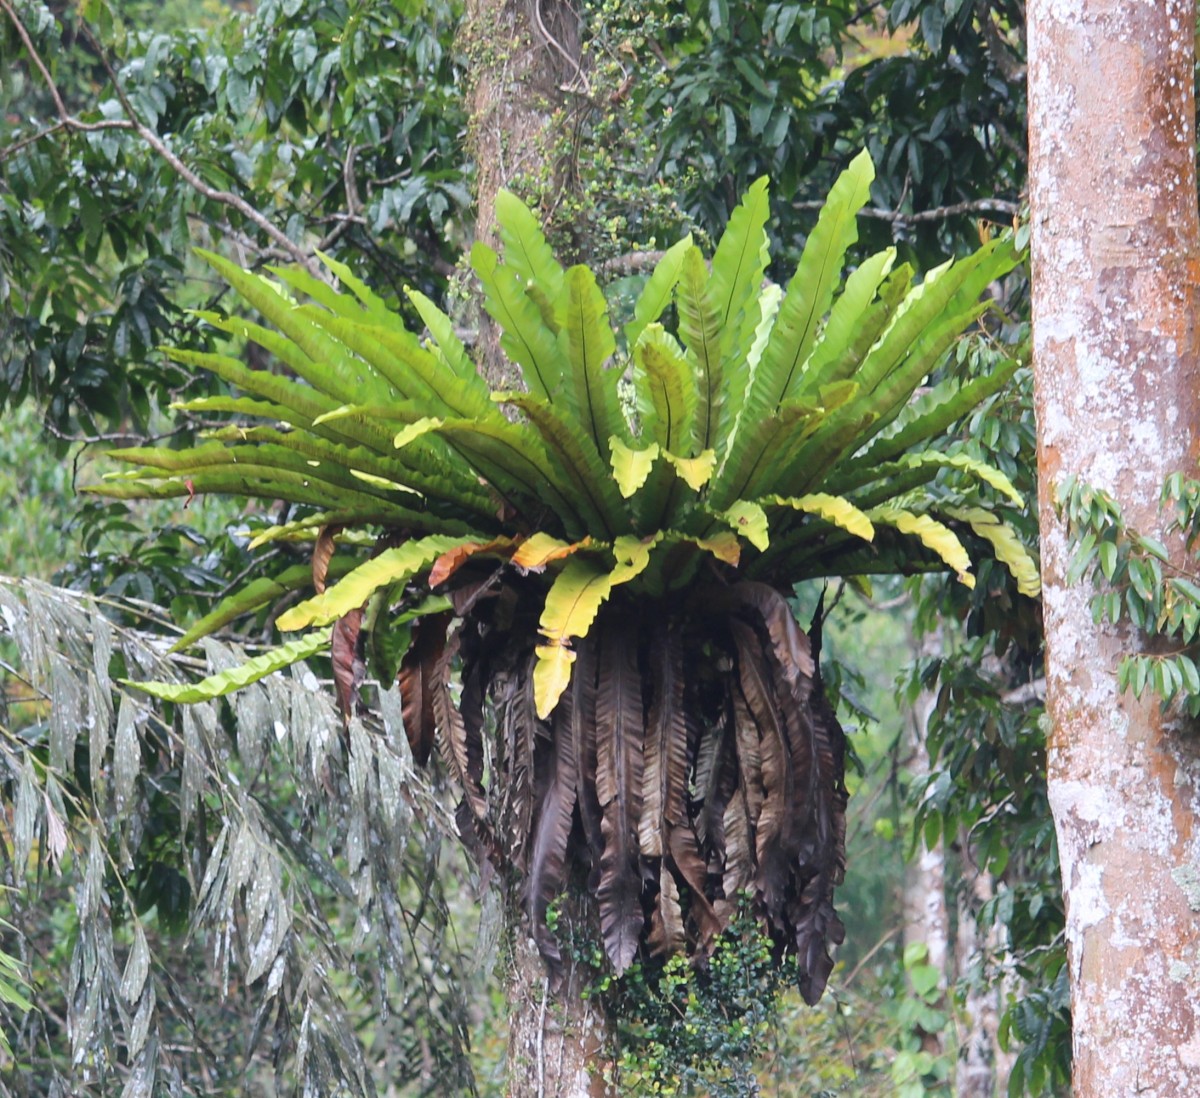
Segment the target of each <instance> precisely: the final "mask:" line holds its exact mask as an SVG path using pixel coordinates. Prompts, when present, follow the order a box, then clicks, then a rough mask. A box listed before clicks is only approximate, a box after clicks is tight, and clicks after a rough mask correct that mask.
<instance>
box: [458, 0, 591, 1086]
mask: <svg viewBox="0 0 1200 1098" xmlns="http://www.w3.org/2000/svg"><path fill="white" fill-rule="evenodd" d="M459 47H460V49H461V50H462V53H463V55H464V56H465V57H466V59H467V65H468V77H469V80H470V107H471V111H470V132H469V135H468V139H469V145H470V151H471V155H472V157H473V159H474V161H475V165H476V192H475V197H476V201H477V204H478V213H477V220H476V226H475V236H476V239H478V240H483V241H485V242H486V243H488V244H491V245H493V246H495V245H496V243H497V241H496V233H495V213H494V207H495V201H496V194H497V192H498V191H499V190H500V189H501V188H515V189H518V190H520V191H521V192H523V193H524V195H525V196H526V197H530V196H537V197H539V198H540V199H541V200H542V203H543V207H544V209H543V213H545V212H546V208H548V207H552V206H553V204H554V201H555V196H557V195H559V194H560V193H561V192H562V191H563V189H564V188H566V187H567V186H569V183H570V180H569V178H568V175H569V171H568V169H567V167H566V166H565V165H564V164H563V163H562V161H561V160H560V158H559V156H558V152H557V150H558V148H559V146H560V145H561V143H562V138H563V130H562V127H563V124H564V123H563V119H564V118H565V117H566V115H567V108H568V100H569V97H570V96H571V95H572V94H573V89H574V90H577V88H578V84H579V82H580V81H582V79H583V77H582V72H581V69H580V50H579V21H578V17H577V15H576V14H575V11H574V9H573V8H572V7H571V6H570V5H569V4H567V3H564V2H562V0H468V2H467V7H466V15H465V18H464V20H463V25H462V31H461V33H460V38H459ZM477 350H478V352H479V354H478V356H477V361H478V362H479V363H480V368H481V370H482V371H483V373H484V374H485V376H487V378H488V380H489V381H490V382H491V383H492V385H493V387H494V388H503V387H506V385H508V384H511V382H512V377H513V371H512V370H511V368H510V367H508V365H507V363H506V362H505V360H504V356H503V354H502V352H501V350H500V343H499V333H498V331H497V329H496V327H495V326H494V325H493V324H491V323H490V321H489V318H488V317H487V316H486V315H481V317H480V326H479V346H478V348H477ZM507 887H508V888H509V893H510V894H509V895H508V896H507V897H506V902H505V911H506V912H507V913H508V917H509V927H508V929H509V939H510V941H511V944H512V956H511V959H510V964H509V966H508V969H507V972H508V985H507V995H508V1006H509V1040H508V1094H509V1098H598V1096H599V1095H602V1094H604V1093H605V1087H604V1082H603V1077H604V1070H603V1069H604V1063H603V1056H604V1051H605V1049H606V1048H607V1047H608V1045H609V1042H608V1040H607V1036H608V1026H607V1020H606V1019H605V1017H604V1014H603V1011H602V1010H601V1009H600V1007H599V1004H598V1003H596V1002H594V1001H590V1000H588V999H585V998H584V997H583V995H582V994H581V991H582V974H581V973H580V972H579V971H578V970H575V969H569V970H568V974H567V977H566V979H565V980H564V981H563V983H562V984H561V986H559V987H551V986H550V984H549V983H548V982H547V972H546V966H545V964H544V962H543V961H542V958H541V956H540V955H539V953H538V950H537V947H536V945H535V944H534V942H533V940H532V938H530V937H529V934H528V928H527V927H526V926H525V925H524V923H523V920H522V917H521V914H520V912H521V908H522V897H521V895H520V894H519V888H518V886H517V885H516V884H514V883H512V882H508V884H507ZM582 906H585V905H581V907H582Z"/></svg>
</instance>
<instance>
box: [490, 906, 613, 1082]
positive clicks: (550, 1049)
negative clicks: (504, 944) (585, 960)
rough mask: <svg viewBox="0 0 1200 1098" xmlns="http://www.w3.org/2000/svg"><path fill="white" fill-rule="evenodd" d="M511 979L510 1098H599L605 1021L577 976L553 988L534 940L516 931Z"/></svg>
mask: <svg viewBox="0 0 1200 1098" xmlns="http://www.w3.org/2000/svg"><path fill="white" fill-rule="evenodd" d="M514 937H515V938H516V941H515V942H514V945H513V968H512V974H511V976H512V978H511V980H510V981H509V989H508V990H509V1001H508V1005H509V1023H508V1098H601V1096H602V1095H605V1094H608V1093H609V1091H608V1089H607V1088H606V1086H605V1083H604V1075H605V1072H604V1067H605V1050H606V1048H607V1047H608V1042H607V1033H608V1031H607V1022H606V1020H605V1018H604V1016H603V1014H602V1013H601V1012H600V1010H599V1008H598V1006H597V1005H596V1004H594V1003H593V1002H589V1001H588V1000H585V999H584V998H583V997H582V996H581V995H580V990H581V988H580V985H579V975H578V973H577V972H575V971H571V972H570V973H569V974H568V978H567V981H566V983H565V984H564V985H563V987H562V988H560V989H559V990H558V991H557V992H553V991H551V990H550V988H549V984H548V980H547V976H546V966H545V963H544V962H543V961H542V958H541V954H539V953H538V949H537V944H536V943H535V942H534V940H533V939H532V938H530V937H528V936H527V935H526V934H524V933H522V932H521V931H520V930H519V929H518V930H517V931H516V932H515V935H514Z"/></svg>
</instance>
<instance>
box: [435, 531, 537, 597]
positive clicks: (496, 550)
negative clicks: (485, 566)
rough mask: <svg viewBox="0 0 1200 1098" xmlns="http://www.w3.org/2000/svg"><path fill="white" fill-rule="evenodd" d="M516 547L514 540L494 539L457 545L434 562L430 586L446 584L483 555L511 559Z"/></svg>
mask: <svg viewBox="0 0 1200 1098" xmlns="http://www.w3.org/2000/svg"><path fill="white" fill-rule="evenodd" d="M515 545H516V542H515V541H514V540H513V539H512V538H492V539H491V540H490V541H470V542H467V543H466V544H465V545H456V546H455V547H454V548H453V549H448V550H447V551H446V552H445V553H443V554H442V555H441V556H440V557H438V558H437V560H435V561H434V562H433V567H432V568H430V569H429V586H430V587H437V586H438V585H439V584H442V583H445V582H446V580H448V579H449V578H450V577H451V576H453V575H454V573H455V572H457V571H458V570H459V569H460V568H461V567H462V566H463V565H464V564H466V563H467V561H468V560H470V559H472V558H473V557H476V556H479V555H481V554H485V553H486V554H491V555H493V556H499V557H501V558H504V557H509V556H511V554H512V551H513V548H514V546H515Z"/></svg>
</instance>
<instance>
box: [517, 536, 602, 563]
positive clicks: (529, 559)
mask: <svg viewBox="0 0 1200 1098" xmlns="http://www.w3.org/2000/svg"><path fill="white" fill-rule="evenodd" d="M594 544H596V543H595V542H593V541H592V539H591V538H584V539H583V540H582V541H576V542H568V541H563V540H561V539H560V538H556V537H551V536H550V535H549V534H547V533H544V532H543V531H541V530H539V531H538V532H537V533H536V534H531V535H530V536H529V537H528V538H526V539H525V540H524V541H523V542H521V544H520V545H519V546H517V549H516V551H515V552H514V553H513V555H512V562H513V564H515V565H516V566H517V567H518V568H521V569H523V570H524V571H526V572H540V571H541V570H542V569H544V568H545V567H546V565H547V564H549V563H550V562H551V561H555V560H561V559H562V558H563V557H569V556H570V555H571V554H572V553H577V552H579V550H580V549H588V548H590V547H591V546H593V545H594Z"/></svg>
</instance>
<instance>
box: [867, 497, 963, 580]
mask: <svg viewBox="0 0 1200 1098" xmlns="http://www.w3.org/2000/svg"><path fill="white" fill-rule="evenodd" d="M868 515H869V517H870V519H871V521H872V522H874V523H879V524H882V525H884V526H894V527H895V528H896V529H897V530H899V531H900V532H901V533H902V534H912V535H913V536H914V537H916V538H919V539H920V541H921V544H922V545H924V546H925V548H926V549H930V550H932V551H933V552H934V553H936V554H937V555H938V556H939V557H940V558H941V559H942V560H943V561H944V562H945V563H946V564H947V565H948V566H949V567H950V568H951V569H952V570H953V571H954V573H955V574H956V575H957V577H958V580H959V582H960V583H962V584H963V586H965V587H974V586H975V577H974V576H973V575H971V558H970V557H969V556H967V551H966V549H964V548H963V543H962V542H961V541H959V540H958V536H957V535H956V534H955V533H954V531H953V530H951V529H950V527H948V526H946V525H945V524H943V523H940V522H938V521H937V520H936V519H933V518H930V517H929V515H918V514H914V513H913V512H912V511H905V510H901V509H900V508H898V507H874V508H872V509H871V510H870V511H869V512H868Z"/></svg>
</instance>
